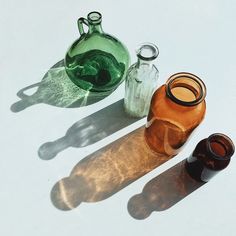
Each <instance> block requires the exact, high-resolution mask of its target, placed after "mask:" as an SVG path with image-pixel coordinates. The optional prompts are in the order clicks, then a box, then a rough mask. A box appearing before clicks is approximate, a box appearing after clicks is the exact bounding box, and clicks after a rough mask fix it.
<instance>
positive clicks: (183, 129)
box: [145, 73, 206, 156]
mask: <svg viewBox="0 0 236 236" xmlns="http://www.w3.org/2000/svg"><path fill="white" fill-rule="evenodd" d="M205 95H206V88H205V85H204V83H203V82H202V80H200V79H199V78H198V77H197V76H195V75H193V74H190V73H178V74H175V75H172V76H171V77H170V78H169V79H168V80H167V82H166V84H165V85H162V86H161V87H160V88H158V89H157V91H156V92H155V93H154V94H153V97H152V100H151V106H150V111H149V114H148V118H147V124H146V129H145V138H146V142H147V144H148V145H149V147H150V148H151V149H152V150H153V151H155V152H156V153H160V154H163V155H167V156H175V155H177V154H178V153H179V151H180V150H181V147H182V146H183V145H184V143H185V142H186V141H187V139H188V137H189V135H190V134H191V133H192V131H193V130H194V129H195V128H196V127H197V126H198V125H199V124H200V123H201V121H202V120H203V118H204V115H205V111H206V103H205V100H204V98H205Z"/></svg>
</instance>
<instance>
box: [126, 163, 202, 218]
mask: <svg viewBox="0 0 236 236" xmlns="http://www.w3.org/2000/svg"><path fill="white" fill-rule="evenodd" d="M185 162H186V160H183V161H181V162H179V163H178V164H177V165H175V166H173V167H172V168H170V169H168V170H167V171H165V172H163V173H162V174H160V175H158V176H157V177H155V178H153V179H152V180H150V181H149V182H148V183H147V184H146V185H145V186H144V188H143V190H142V193H140V194H137V195H134V196H133V197H132V198H130V200H129V202H128V205H127V209H128V212H129V214H130V215H131V216H132V217H133V218H135V219H139V220H141V219H145V218H147V217H149V216H150V214H151V213H152V212H154V211H164V210H167V209H169V208H171V207H172V206H174V205H175V204H176V203H178V202H179V201H181V200H183V199H184V198H185V197H187V196H188V195H189V194H191V193H192V192H194V191H195V190H197V189H198V188H200V187H201V186H202V185H203V184H204V183H203V182H199V181H196V180H194V179H193V178H191V177H190V175H189V174H188V172H187V171H186V168H185Z"/></svg>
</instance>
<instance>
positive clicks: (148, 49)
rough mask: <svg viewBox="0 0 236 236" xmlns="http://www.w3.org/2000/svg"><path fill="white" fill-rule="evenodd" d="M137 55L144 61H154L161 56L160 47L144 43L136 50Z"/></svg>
mask: <svg viewBox="0 0 236 236" xmlns="http://www.w3.org/2000/svg"><path fill="white" fill-rule="evenodd" d="M136 55H137V57H138V58H139V59H141V60H144V61H152V60H154V59H156V58H157V57H158V55H159V49H158V47H157V46H156V45H155V44H153V43H143V44H141V45H139V47H138V49H136Z"/></svg>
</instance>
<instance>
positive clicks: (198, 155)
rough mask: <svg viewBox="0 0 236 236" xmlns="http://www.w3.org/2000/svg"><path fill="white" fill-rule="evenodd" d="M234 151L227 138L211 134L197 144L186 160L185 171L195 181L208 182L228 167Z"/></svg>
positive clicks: (231, 143)
mask: <svg viewBox="0 0 236 236" xmlns="http://www.w3.org/2000/svg"><path fill="white" fill-rule="evenodd" d="M234 149H235V148H234V144H233V142H232V141H231V139H230V138H229V137H227V136H226V135H224V134H220V133H216V134H212V135H211V136H209V137H208V138H206V139H203V140H201V141H200V142H199V143H198V144H197V146H196V148H195V149H194V151H193V153H192V155H191V156H190V157H188V158H187V160H186V163H185V166H186V169H187V171H188V173H189V175H190V176H191V177H193V178H194V179H196V180H197V181H202V182H208V181H209V180H210V179H211V178H212V177H213V176H215V175H216V174H217V173H219V172H220V171H221V170H223V169H225V168H226V167H227V166H228V164H229V163H230V159H231V156H232V155H233V154H234Z"/></svg>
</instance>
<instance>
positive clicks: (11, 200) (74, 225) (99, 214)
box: [0, 0, 236, 236]
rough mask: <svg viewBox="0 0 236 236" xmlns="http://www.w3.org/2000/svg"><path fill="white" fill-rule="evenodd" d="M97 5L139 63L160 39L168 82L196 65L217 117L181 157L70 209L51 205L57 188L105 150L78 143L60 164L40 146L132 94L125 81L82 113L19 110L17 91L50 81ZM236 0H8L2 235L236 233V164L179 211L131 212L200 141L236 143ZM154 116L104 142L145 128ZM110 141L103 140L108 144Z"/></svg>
mask: <svg viewBox="0 0 236 236" xmlns="http://www.w3.org/2000/svg"><path fill="white" fill-rule="evenodd" d="M91 10H97V11H100V12H101V13H102V15H103V28H104V31H106V32H109V33H110V34H113V35H115V36H117V37H118V38H120V39H121V40H122V41H123V42H124V43H125V44H126V45H127V47H128V49H129V51H130V52H131V55H132V62H133V61H134V60H136V58H135V54H134V49H135V48H136V46H137V45H138V44H140V43H142V42H146V41H150V42H153V43H155V44H157V45H158V47H159V49H160V56H159V58H158V61H157V66H158V69H159V70H160V81H159V84H162V83H164V82H165V80H166V79H167V78H168V77H169V76H170V75H171V74H173V73H175V72H179V71H189V72H192V73H195V74H196V75H198V76H199V77H201V78H202V79H203V80H204V81H205V83H206V86H207V88H208V94H207V114H206V118H205V121H204V123H203V124H202V125H201V126H200V127H199V128H198V130H197V131H196V132H195V134H194V136H193V137H192V138H191V140H190V141H189V142H188V144H187V145H186V147H185V148H184V150H183V151H182V152H181V153H180V154H179V155H178V156H177V157H176V158H174V159H172V160H171V161H169V162H168V163H165V164H164V165H162V166H160V167H159V168H157V169H155V170H154V171H152V172H151V173H149V174H147V175H146V176H144V177H143V178H140V179H139V180H138V181H136V182H134V183H133V184H131V185H129V186H128V187H126V188H124V189H123V190H121V191H120V192H118V193H117V194H115V195H113V196H112V197H110V198H108V199H107V200H104V201H102V202H97V203H83V204H81V205H80V206H79V207H78V208H76V209H74V210H72V211H69V212H63V211H60V210H58V209H56V208H55V207H54V206H53V205H52V203H51V201H50V191H51V188H52V186H53V185H54V184H55V183H56V182H57V181H58V180H59V179H61V178H62V177H65V176H68V175H69V173H70V171H71V169H72V168H73V167H74V166H75V165H76V163H77V162H78V161H79V160H81V159H82V158H83V157H85V156H86V155H87V153H91V152H93V151H95V150H96V149H99V146H96V145H92V146H91V147H87V148H84V149H76V148H69V149H67V150H65V151H63V152H61V153H60V154H59V155H58V156H57V157H56V158H55V159H53V160H51V161H43V160H41V159H39V157H38V155H37V150H38V148H39V146H40V145H41V144H43V143H45V142H47V141H53V140H55V139H58V138H59V137H62V136H63V135H64V134H65V132H66V130H67V129H68V128H69V127H70V126H71V125H72V124H73V123H74V122H76V121H78V120H80V119H81V118H82V117H85V116H87V115H89V114H91V113H93V112H94V111H97V110H100V109H101V108H103V107H105V106H107V105H109V104H111V103H113V102H114V101H116V100H118V99H120V98H122V96H123V93H124V86H123V85H122V86H120V87H119V89H118V90H117V91H116V92H115V93H114V94H112V95H111V96H109V97H107V98H106V99H104V100H102V101H100V102H99V103H96V104H93V105H90V106H87V107H82V108H75V109H67V108H58V107H53V106H49V105H46V104H38V105H35V106H32V107H29V108H27V109H26V110H24V111H22V112H19V113H13V112H11V111H10V106H11V105H12V104H13V103H15V102H16V101H18V100H19V99H18V98H17V96H16V93H17V92H18V91H19V90H20V89H21V88H24V87H26V86H28V85H31V84H33V83H36V82H40V81H41V79H42V77H43V75H44V73H45V72H46V71H47V70H48V69H49V68H50V67H51V66H52V65H54V64H55V63H56V62H58V61H59V60H60V59H62V58H63V57H64V54H65V52H66V50H67V48H68V46H69V45H70V44H71V43H72V42H73V41H74V40H75V39H76V38H77V37H78V36H79V33H78V30H77V27H76V20H77V18H78V17H80V16H86V15H87V13H88V12H90V11H91ZM235 12H236V2H235V1H233V0H231V1H230V0H227V1H220V0H217V1H216V0H199V1H194V0H178V1H177V0H172V1H171V0H166V1H160V0H159V1H157V0H146V1H127V0H126V1H125V0H120V1H108V0H107V1H105V0H100V1H91V0H86V1H81V0H77V1H75V0H69V1H62V0H60V1H43V0H41V1H36V0H31V1H29V0H21V1H17V0H0V30H1V33H0V35H1V36H0V78H1V79H0V89H1V91H0V111H1V113H0V117H1V118H0V119H1V123H0V130H1V137H0V144H1V158H0V168H1V170H0V179H1V193H0V206H1V207H0V209H1V210H0V218H1V227H0V235H4V236H15V235H17V236H26V235H27V236H28V235H34V236H42V235H46V236H49V235H57V236H62V235H63V236H64V235H83V236H84V235H98V236H100V235H102V236H108V235H113V236H116V235H117V236H118V235H119V236H120V235H137V236H139V235H176V236H178V235H181V236H185V235H192V236H194V235H196V236H197V235H201V236H207V235H215V236H216V235H219V236H222V235H227V236H234V235H235V234H236V224H235V220H234V219H235V215H236V206H235V199H236V188H235V179H236V161H235V157H234V158H233V159H232V162H231V164H230V166H229V167H228V168H227V170H225V171H224V172H222V173H221V174H219V175H218V176H216V177H215V178H214V179H213V180H212V181H211V182H209V183H208V184H206V185H204V186H203V187H201V188H200V189H198V190H197V191H195V192H194V193H192V194H190V195H189V196H188V197H186V198H185V199H183V200H182V201H181V202H179V203H177V204H176V205H175V206H173V207H172V208H170V209H169V210H166V211H163V212H154V213H153V214H152V215H151V216H150V217H149V218H147V219H145V220H141V221H140V220H135V219H133V218H132V217H131V216H130V215H129V214H128V212H127V202H128V200H129V199H130V197H131V196H133V195H134V194H137V193H139V192H141V190H142V188H143V186H144V185H145V184H146V183H147V182H148V181H149V180H151V179H152V178H153V177H155V176H157V175H158V174H159V173H161V172H163V171H164V170H166V169H168V168H169V167H171V166H173V165H174V164H175V163H177V162H179V161H180V160H182V159H184V158H186V157H187V156H188V154H189V153H190V152H191V151H192V150H193V148H194V147H195V145H196V143H197V142H198V141H199V140H200V139H202V138H204V137H207V136H209V135H210V134H211V133H214V132H223V133H225V134H227V135H229V136H230V137H231V138H232V139H233V140H234V142H236V128H235V127H236V126H235V116H236V111H235V109H236V108H235V107H236V106H235V105H236V79H235V68H236V61H235V55H236V43H235V42H236V31H235V22H236V15H235ZM144 122H145V121H144V120H142V121H141V122H139V123H137V124H134V125H132V126H131V127H128V128H126V129H124V130H122V131H120V132H118V133H117V134H114V135H112V136H111V137H108V138H106V139H105V140H103V141H102V144H103V145H104V144H107V143H110V142H111V141H112V140H114V139H116V138H117V137H118V136H122V135H123V134H125V133H127V132H129V131H131V130H132V129H133V128H135V127H138V126H140V124H141V123H143V124H144ZM100 144H101V143H100Z"/></svg>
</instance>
